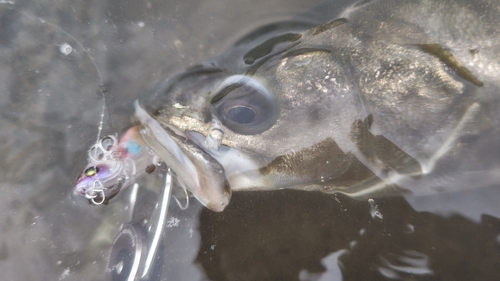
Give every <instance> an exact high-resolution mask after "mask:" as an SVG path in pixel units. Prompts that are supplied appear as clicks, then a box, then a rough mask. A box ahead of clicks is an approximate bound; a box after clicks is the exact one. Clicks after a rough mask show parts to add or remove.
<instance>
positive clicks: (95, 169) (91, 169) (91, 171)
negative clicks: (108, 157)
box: [84, 166, 99, 177]
mask: <svg viewBox="0 0 500 281" xmlns="http://www.w3.org/2000/svg"><path fill="white" fill-rule="evenodd" d="M84 173H85V176H87V177H92V176H94V175H96V174H97V173H99V167H97V166H92V167H89V168H88V169H87V170H85V172H84Z"/></svg>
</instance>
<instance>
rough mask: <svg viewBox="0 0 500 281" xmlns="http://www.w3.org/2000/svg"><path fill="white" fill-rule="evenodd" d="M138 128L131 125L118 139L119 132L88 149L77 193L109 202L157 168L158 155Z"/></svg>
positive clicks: (91, 198)
mask: <svg viewBox="0 0 500 281" xmlns="http://www.w3.org/2000/svg"><path fill="white" fill-rule="evenodd" d="M138 130H139V129H138V127H137V126H134V127H131V128H130V129H128V130H127V132H126V133H125V134H124V135H123V136H122V138H121V139H120V140H119V141H118V138H117V136H116V135H108V136H105V137H103V138H101V139H100V140H98V142H97V143H96V144H95V145H93V146H92V147H91V148H90V149H89V151H88V164H87V166H86V167H85V169H84V170H83V171H82V173H81V175H80V177H79V178H78V180H77V183H76V186H75V193H76V194H77V195H79V196H81V197H84V198H86V199H88V200H90V202H91V203H93V204H96V205H100V204H103V203H104V204H106V203H107V202H108V200H109V199H111V198H113V197H114V196H116V194H118V192H119V191H120V190H121V189H122V188H126V187H128V186H130V185H132V184H133V183H134V182H135V180H136V179H137V178H138V177H140V176H142V175H143V174H145V173H146V171H147V172H152V171H153V170H154V168H155V165H156V164H157V163H158V161H157V160H156V159H157V157H155V154H154V153H153V152H152V151H151V150H150V149H149V148H148V147H147V146H146V145H145V143H144V142H143V141H142V139H141V137H140V135H139V132H138Z"/></svg>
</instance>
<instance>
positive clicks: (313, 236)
mask: <svg viewBox="0 0 500 281" xmlns="http://www.w3.org/2000/svg"><path fill="white" fill-rule="evenodd" d="M376 210H378V211H379V213H380V215H381V216H382V219H380V218H379V217H377V216H376V214H375V211H376ZM371 214H374V216H373V217H372V216H371ZM200 234H201V237H202V238H201V246H200V250H199V253H198V257H197V261H198V262H199V263H200V264H201V265H202V266H203V268H204V270H205V272H206V274H207V276H208V278H209V279H211V280H299V274H300V273H301V271H302V270H307V272H310V273H320V272H324V271H325V270H326V268H325V263H324V261H323V264H322V262H321V260H322V259H324V258H325V257H326V256H327V255H329V254H331V253H333V252H338V251H339V250H342V249H345V250H344V253H343V254H341V255H340V257H339V258H338V260H337V262H338V264H339V266H340V269H341V272H342V275H343V279H344V280H387V279H403V280H499V278H500V243H499V240H498V235H499V234H500V219H498V218H495V217H492V216H489V215H483V216H482V220H481V223H479V224H478V223H476V222H473V221H471V220H469V219H467V218H465V217H463V216H460V215H453V216H450V217H448V218H445V217H442V216H438V215H435V214H432V213H428V212H416V211H415V210H414V209H413V208H412V207H411V206H410V205H409V204H408V203H407V202H406V200H405V199H404V198H401V197H390V198H381V199H376V200H375V202H372V204H370V203H369V202H366V201H363V202H361V201H356V200H353V199H350V198H349V197H346V196H344V195H340V194H339V195H326V194H321V193H316V192H300V191H276V192H257V193H236V194H234V197H233V198H232V201H231V204H230V205H229V206H228V208H227V209H226V210H225V211H224V212H222V213H214V212H211V211H209V210H207V209H204V210H203V211H202V212H201V215H200ZM464 245H467V246H464ZM326 266H327V267H328V268H331V267H332V265H330V266H329V265H328V264H326ZM333 266H335V265H333ZM302 275H303V274H302ZM302 275H301V276H302ZM307 280H309V279H307Z"/></svg>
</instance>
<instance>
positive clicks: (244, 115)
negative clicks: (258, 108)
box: [227, 106, 257, 124]
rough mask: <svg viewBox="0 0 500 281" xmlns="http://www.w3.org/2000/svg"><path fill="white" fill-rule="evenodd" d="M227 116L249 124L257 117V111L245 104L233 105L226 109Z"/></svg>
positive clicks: (235, 120) (240, 122)
mask: <svg viewBox="0 0 500 281" xmlns="http://www.w3.org/2000/svg"><path fill="white" fill-rule="evenodd" d="M227 114H228V116H229V117H230V118H231V120H233V121H234V122H237V123H239V124H250V123H252V122H253V121H254V120H255V119H256V118H257V113H256V112H255V111H254V110H253V109H251V108H249V107H246V106H235V107H232V108H230V109H229V110H228V111H227Z"/></svg>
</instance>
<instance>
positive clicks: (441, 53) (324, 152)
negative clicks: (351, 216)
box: [139, 0, 500, 211]
mask: <svg viewBox="0 0 500 281" xmlns="http://www.w3.org/2000/svg"><path fill="white" fill-rule="evenodd" d="M499 22H500V5H498V2H497V1H493V0H492V1H486V0H482V1H466V0H454V1H452V0H444V1H443V0H441V1H437V0H436V1H430V0H421V1H417V0H415V1H397V0H373V1H360V2H357V3H355V4H353V5H351V6H349V7H348V8H347V9H345V10H344V11H342V12H340V13H338V15H337V16H336V17H335V18H334V19H332V21H330V22H329V23H326V24H323V25H319V26H316V27H313V28H311V29H309V30H306V31H304V32H295V31H290V32H283V33H280V34H277V35H273V36H274V37H266V38H264V39H256V40H255V41H254V42H253V45H252V47H251V48H248V51H247V52H243V54H242V55H241V56H240V57H237V58H235V57H234V54H233V53H230V52H228V53H227V54H230V55H231V57H230V58H227V57H226V58H225V57H224V54H223V55H221V56H220V57H219V58H216V59H214V60H213V61H211V63H207V64H205V65H202V66H198V67H195V68H193V69H190V70H188V71H186V72H185V73H183V74H181V75H179V76H177V77H176V78H175V79H174V80H169V81H174V82H168V83H166V86H165V87H164V89H163V91H162V92H160V93H158V95H157V96H161V102H162V106H161V107H160V108H159V109H158V110H157V113H156V114H155V115H154V116H153V118H154V119H155V120H156V121H157V122H158V123H159V124H160V125H161V126H162V127H163V129H164V130H165V132H166V133H167V134H169V135H171V136H172V135H180V136H183V137H184V138H186V139H188V140H189V141H190V142H192V143H193V144H195V146H185V147H184V148H182V149H181V148H176V149H175V152H173V153H174V154H175V153H181V154H184V155H186V157H187V158H189V159H194V158H196V157H198V158H197V159H199V158H200V157H199V154H200V153H202V154H203V153H205V154H206V157H205V158H206V159H212V160H210V161H212V162H211V163H213V160H215V161H216V162H218V163H219V164H220V165H214V166H210V165H207V164H206V162H203V163H205V164H203V163H202V162H196V161H192V163H193V165H194V167H195V169H196V171H197V172H196V173H191V176H193V177H204V178H207V175H208V176H213V177H215V178H217V180H215V181H212V183H210V184H206V185H198V186H197V189H198V190H195V191H194V192H193V193H195V195H196V193H197V192H201V191H202V193H203V197H204V198H210V197H211V194H213V198H216V199H215V201H218V200H220V201H221V205H222V206H223V207H225V206H226V205H227V202H228V200H229V196H230V191H229V192H227V191H228V189H227V186H226V185H227V184H228V185H229V188H230V190H232V191H240V190H273V189H283V188H294V189H302V190H320V191H325V192H337V191H338V192H344V193H348V194H351V195H353V196H364V195H369V196H371V195H372V194H374V192H382V191H384V190H388V189H391V190H392V189H396V190H398V191H403V192H411V193H412V194H429V193H434V192H441V191H448V190H457V189H463V188H469V187H470V186H471V185H472V184H474V183H476V182H477V181H484V182H500V179H499V178H498V177H499V176H498V174H499V173H498V172H497V171H498V166H497V165H496V164H497V163H495V162H493V163H491V162H488V161H482V159H481V157H483V156H480V155H484V153H477V152H478V150H479V149H481V150H482V151H485V150H487V149H486V148H484V147H485V146H492V147H494V146H495V144H496V142H495V141H492V139H494V137H492V136H495V135H496V133H497V127H498V120H499V119H498V114H496V109H497V108H498V107H497V105H498V103H497V102H498V94H499V93H500V91H499V90H500V74H499V73H500V58H499V56H498V54H499V53H500V27H499V25H498V23H499ZM259 40H260V41H259ZM228 56H229V55H228ZM231 61H232V62H233V64H231ZM139 119H140V118H139ZM144 126H145V125H144ZM485 136H486V137H485ZM488 136H490V137H488ZM144 137H146V136H143V139H144ZM485 138H486V139H485ZM174 139H175V137H174ZM146 142H148V141H146ZM176 142H178V143H179V140H176ZM157 143H162V142H161V141H158V142H157ZM168 146H169V145H167V144H165V145H164V146H163V148H158V149H155V148H153V149H154V150H155V151H156V153H157V154H158V155H160V156H161V155H162V153H159V152H158V150H172V148H171V147H168ZM189 147H191V148H189ZM163 155H165V153H164V154H163ZM169 155H170V156H165V157H162V158H163V160H164V161H165V162H166V163H167V165H169V162H172V161H173V160H171V159H170V160H169V158H172V156H171V155H172V154H169ZM195 155H198V156H195ZM202 158H203V157H202ZM493 158H494V157H493ZM172 159H173V158H172ZM211 167H216V168H211ZM220 167H222V168H223V170H224V171H223V173H222V172H221V171H220ZM174 172H176V171H175V169H174ZM176 173H177V174H182V171H178V172H176ZM221 174H223V175H224V177H225V179H221V178H220V177H221ZM388 186H390V187H391V188H388ZM192 191H193V190H192ZM224 192H226V193H224ZM223 194H225V195H226V196H222V195H223ZM222 201H223V202H222ZM216 205H217V204H216ZM218 206H219V205H218ZM223 207H222V208H216V210H217V211H221V210H222V209H223Z"/></svg>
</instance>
